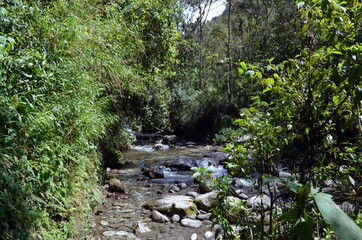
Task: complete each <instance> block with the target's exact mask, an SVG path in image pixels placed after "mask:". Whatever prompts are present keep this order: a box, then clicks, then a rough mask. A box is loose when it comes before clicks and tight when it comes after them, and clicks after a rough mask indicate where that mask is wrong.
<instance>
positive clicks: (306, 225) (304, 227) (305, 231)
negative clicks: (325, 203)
mask: <svg viewBox="0 0 362 240" xmlns="http://www.w3.org/2000/svg"><path fill="white" fill-rule="evenodd" d="M295 232H296V233H297V236H298V239H302V240H314V238H313V232H314V221H313V219H312V218H311V217H309V216H308V215H307V214H305V215H304V218H302V217H301V218H299V219H298V220H297V222H296V223H295Z"/></svg>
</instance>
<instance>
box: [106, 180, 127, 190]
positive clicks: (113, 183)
mask: <svg viewBox="0 0 362 240" xmlns="http://www.w3.org/2000/svg"><path fill="white" fill-rule="evenodd" d="M108 191H110V192H119V193H125V192H126V187H125V186H124V184H123V183H122V182H121V181H120V180H119V179H116V178H112V179H111V180H109V188H108Z"/></svg>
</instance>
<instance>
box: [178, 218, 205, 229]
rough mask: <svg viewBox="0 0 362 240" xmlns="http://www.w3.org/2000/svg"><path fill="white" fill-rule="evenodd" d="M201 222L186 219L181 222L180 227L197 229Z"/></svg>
mask: <svg viewBox="0 0 362 240" xmlns="http://www.w3.org/2000/svg"><path fill="white" fill-rule="evenodd" d="M201 225H202V222H201V221H199V220H192V219H188V218H184V219H182V220H181V226H183V227H190V228H199V227H201Z"/></svg>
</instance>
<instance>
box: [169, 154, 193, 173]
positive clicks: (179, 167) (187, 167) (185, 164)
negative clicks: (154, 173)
mask: <svg viewBox="0 0 362 240" xmlns="http://www.w3.org/2000/svg"><path fill="white" fill-rule="evenodd" d="M164 165H165V166H166V167H168V168H171V170H172V171H191V168H192V167H194V166H195V165H196V160H195V159H194V158H187V157H180V158H175V159H173V160H169V161H166V162H165V163H164Z"/></svg>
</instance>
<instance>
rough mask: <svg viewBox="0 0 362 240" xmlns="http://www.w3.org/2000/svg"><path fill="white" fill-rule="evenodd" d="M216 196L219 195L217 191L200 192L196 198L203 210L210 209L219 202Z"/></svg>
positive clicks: (197, 203)
mask: <svg viewBox="0 0 362 240" xmlns="http://www.w3.org/2000/svg"><path fill="white" fill-rule="evenodd" d="M216 196H217V194H216V192H209V193H205V194H200V195H199V196H197V198H196V205H197V206H198V208H199V209H201V210H204V211H209V210H210V209H211V208H213V207H215V206H216V204H217V202H216Z"/></svg>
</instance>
